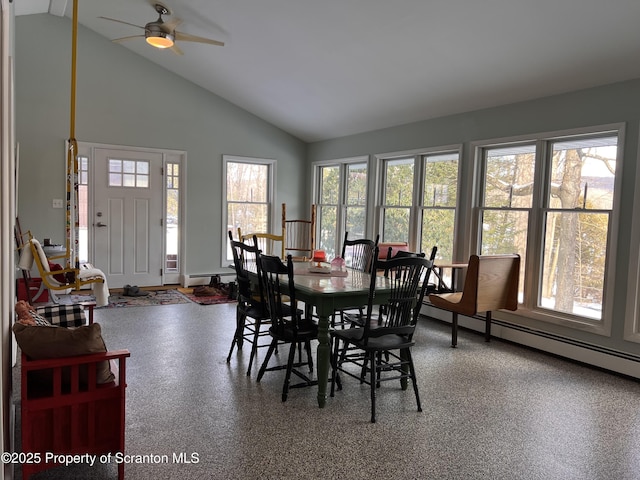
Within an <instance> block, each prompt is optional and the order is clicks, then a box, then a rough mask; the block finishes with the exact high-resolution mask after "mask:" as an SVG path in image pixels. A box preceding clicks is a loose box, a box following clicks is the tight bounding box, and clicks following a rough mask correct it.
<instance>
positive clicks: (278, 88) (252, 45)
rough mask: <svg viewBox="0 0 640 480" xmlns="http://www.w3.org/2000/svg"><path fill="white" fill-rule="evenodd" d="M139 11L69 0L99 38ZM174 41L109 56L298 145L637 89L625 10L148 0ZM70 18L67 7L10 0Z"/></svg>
mask: <svg viewBox="0 0 640 480" xmlns="http://www.w3.org/2000/svg"><path fill="white" fill-rule="evenodd" d="M155 3H158V2H155V1H150V0H81V1H79V7H78V21H79V23H80V24H81V25H83V26H85V27H87V28H89V29H91V30H93V31H95V32H97V33H98V34H100V35H103V36H104V37H106V38H109V39H115V38H119V37H125V36H131V35H140V34H143V33H144V32H143V30H142V29H140V28H136V27H134V26H131V25H126V24H123V23H118V22H112V21H107V20H104V19H101V18H99V17H101V16H102V17H110V18H115V19H119V20H122V21H124V22H128V23H131V24H134V25H139V26H144V25H145V24H146V23H148V22H152V21H154V20H156V19H157V17H158V15H157V14H156V12H155V10H154V7H153V4H155ZM161 3H163V4H164V5H165V6H166V7H167V8H168V9H169V10H170V11H171V12H172V15H171V16H167V17H165V20H169V19H171V18H173V17H178V18H180V19H181V20H182V23H181V24H180V26H179V27H178V28H177V30H180V31H182V32H185V33H189V34H193V35H198V36H203V37H208V38H213V39H216V40H220V41H222V42H224V43H225V46H224V47H219V46H212V45H204V44H198V43H186V42H183V43H180V42H178V44H179V46H180V48H181V50H182V51H183V52H184V55H176V54H174V53H173V52H172V51H169V50H158V49H155V48H153V47H151V46H149V45H147V44H146V43H145V41H144V39H143V38H142V37H140V38H133V39H131V40H127V41H124V42H122V43H119V44H118V45H120V46H121V48H128V49H130V50H132V51H133V52H135V53H137V54H139V55H141V56H143V57H146V58H148V59H149V60H151V61H153V62H155V63H158V64H160V65H162V66H163V67H165V68H166V69H167V70H170V71H172V72H175V73H177V74H179V75H181V76H183V77H184V78H186V79H188V80H190V81H192V82H193V83H195V84H197V85H199V86H201V87H203V88H205V89H207V90H210V91H211V92H213V93H215V94H217V95H219V96H221V97H223V98H225V99H227V100H228V101H230V102H232V103H234V104H236V105H238V106H239V107H241V108H243V109H245V110H247V111H249V112H252V113H253V114H255V115H257V116H258V117H261V118H263V119H264V120H266V121H268V122H270V123H272V124H274V125H276V126H278V127H280V128H282V129H283V130H286V131H288V132H290V133H291V134H293V135H295V136H296V137H298V138H300V139H302V140H305V141H308V142H312V141H317V140H323V139H328V138H334V137H340V136H345V135H351V134H355V133H360V132H364V131H369V130H376V129H380V128H385V127H389V126H395V125H401V124H404V123H410V122H414V121H418V120H423V119H428V118H435V117H440V116H444V115H449V114H454V113H460V112H466V111H470V110H476V109H480V108H486V107H492V106H497V105H504V104H508V103H513V102H518V101H522V100H528V99H533V98H538V97H542V96H548V95H553V94H557V93H563V92H567V91H572V90H578V89H583V88H588V87H593V86H598V85H603V84H607V83H613V82H617V81H623V80H629V79H632V78H640V26H639V24H640V1H638V0H608V1H606V2H605V1H602V0H486V1H478V0H395V1H388V0H323V1H318V0H166V1H165V0H162V2H161ZM14 5H15V12H16V14H17V15H23V14H31V13H44V12H48V13H50V14H52V15H59V16H61V15H66V16H68V17H71V14H72V11H73V8H72V6H73V0H14Z"/></svg>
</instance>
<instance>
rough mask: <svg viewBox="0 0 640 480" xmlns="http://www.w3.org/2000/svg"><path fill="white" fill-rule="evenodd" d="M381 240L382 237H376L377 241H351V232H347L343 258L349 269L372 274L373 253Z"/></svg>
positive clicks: (343, 245) (343, 244)
mask: <svg viewBox="0 0 640 480" xmlns="http://www.w3.org/2000/svg"><path fill="white" fill-rule="evenodd" d="M379 240H380V235H376V239H375V240H369V239H366V238H358V239H353V240H349V232H345V234H344V242H342V253H341V256H342V258H344V261H345V264H346V265H347V267H349V268H352V269H354V270H359V271H361V272H371V266H372V265H373V260H374V258H373V251H374V249H375V248H376V246H377V245H378V241H379Z"/></svg>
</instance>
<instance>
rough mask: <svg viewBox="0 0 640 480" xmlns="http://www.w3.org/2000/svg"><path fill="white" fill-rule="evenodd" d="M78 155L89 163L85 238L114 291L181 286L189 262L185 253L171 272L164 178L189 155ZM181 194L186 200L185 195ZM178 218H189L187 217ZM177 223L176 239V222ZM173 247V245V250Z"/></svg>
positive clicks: (110, 151) (86, 147)
mask: <svg viewBox="0 0 640 480" xmlns="http://www.w3.org/2000/svg"><path fill="white" fill-rule="evenodd" d="M78 150H79V154H80V155H82V154H83V153H84V154H86V156H87V157H88V159H89V162H88V164H89V172H88V173H89V175H88V195H87V197H88V202H87V203H88V204H87V210H86V212H87V213H86V226H87V231H86V238H87V241H88V252H89V259H90V261H91V263H93V264H94V265H95V267H96V268H99V269H101V270H102V271H103V272H104V273H105V275H106V277H107V282H108V284H109V287H110V288H122V287H123V286H125V285H137V286H156V285H164V284H167V283H177V282H178V279H179V277H180V273H181V270H182V265H181V264H182V263H183V259H184V256H183V255H182V254H181V252H180V253H179V254H178V257H179V258H180V260H182V261H181V262H179V264H178V268H177V269H176V268H175V262H173V264H172V268H171V269H170V271H169V272H167V268H166V266H167V258H168V256H167V240H168V239H167V229H166V228H165V227H166V226H167V198H166V197H167V195H166V193H167V192H166V188H165V183H166V182H165V180H164V178H165V171H166V164H167V162H170V163H171V164H172V165H175V164H176V163H179V164H180V165H181V166H182V167H184V159H185V153H184V152H177V151H174V150H162V149H149V148H138V147H124V146H114V145H103V144H83V143H81V144H79V148H78ZM182 172H184V170H182ZM181 177H182V178H181V180H182V181H184V175H181ZM179 191H180V195H181V196H182V195H183V193H184V189H183V188H180V189H179ZM179 203H180V205H183V204H184V203H183V202H182V201H181V202H179ZM172 217H173V215H172ZM179 218H184V217H183V215H182V212H180V213H179ZM81 222H82V220H81ZM172 222H173V223H172V227H174V230H173V231H172V232H173V233H174V234H175V219H174V218H172ZM182 223H183V222H179V223H178V229H177V230H178V232H177V236H178V238H179V236H180V230H181V229H180V228H179V227H180V225H181V224H182ZM174 242H175V239H169V243H170V244H171V248H174V247H175V244H174ZM181 244H182V242H178V245H181ZM172 253H173V252H172ZM172 258H175V255H172Z"/></svg>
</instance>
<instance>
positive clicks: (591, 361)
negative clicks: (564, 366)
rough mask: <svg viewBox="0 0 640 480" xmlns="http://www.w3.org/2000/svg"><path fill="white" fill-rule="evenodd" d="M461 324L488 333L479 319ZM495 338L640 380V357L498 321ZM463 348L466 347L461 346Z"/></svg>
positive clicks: (446, 317) (428, 311)
mask: <svg viewBox="0 0 640 480" xmlns="http://www.w3.org/2000/svg"><path fill="white" fill-rule="evenodd" d="M421 313H422V314H424V315H426V316H428V317H431V318H435V319H437V320H441V321H445V322H451V314H450V313H449V312H444V311H441V310H440V311H437V309H434V308H432V307H429V306H425V307H424V308H423V309H422V312H421ZM458 325H459V326H460V327H463V328H467V329H469V330H474V331H477V332H482V333H483V332H484V323H483V322H482V321H480V320H477V319H473V318H469V317H464V316H460V317H459V318H458ZM491 336H492V337H496V338H500V339H503V340H506V341H509V342H514V343H517V344H519V345H524V346H527V347H531V348H534V349H536V350H540V351H543V352H547V353H550V354H553V355H557V356H559V357H564V358H567V359H570V360H574V361H577V362H581V363H585V364H587V365H591V366H593V367H597V368H602V369H605V370H609V371H611V372H615V373H619V374H622V375H626V376H629V377H633V378H638V379H640V357H639V356H636V355H632V354H628V353H625V352H620V351H617V350H612V349H610V348H607V347H603V346H600V345H594V344H589V343H586V342H581V341H578V340H575V339H572V338H567V337H562V336H560V335H555V334H551V333H548V332H543V331H539V330H535V329H532V328H529V327H523V326H521V325H514V324H511V323H508V322H504V321H502V320H496V319H495V318H494V319H493V321H492V322H491ZM461 348H464V347H463V346H461Z"/></svg>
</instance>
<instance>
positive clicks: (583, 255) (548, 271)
mask: <svg viewBox="0 0 640 480" xmlns="http://www.w3.org/2000/svg"><path fill="white" fill-rule="evenodd" d="M618 137H619V132H618V130H615V131H608V132H602V133H590V134H584V135H572V136H565V137H551V138H540V139H531V140H530V141H527V142H523V143H521V144H511V145H497V146H490V147H482V148H480V158H481V160H482V167H481V171H482V172H483V174H482V176H481V177H482V178H480V180H481V182H482V186H481V189H480V191H481V198H480V208H479V222H478V225H479V228H478V232H477V233H478V238H479V242H480V248H479V251H480V252H481V253H482V254H499V253H519V254H520V255H521V256H522V269H521V280H522V281H521V282H520V299H521V302H522V303H523V306H524V307H526V308H528V309H530V310H532V311H534V312H538V313H540V314H543V315H546V316H547V317H550V318H551V319H553V318H556V319H557V318H560V319H562V320H566V321H579V322H581V323H585V322H586V323H587V324H591V325H593V326H594V327H596V328H594V329H593V330H594V331H603V329H602V325H603V319H604V313H605V298H607V294H606V292H607V289H608V284H607V283H608V282H607V280H608V278H607V275H606V271H607V264H608V262H609V253H610V245H612V244H614V243H615V240H614V232H615V227H614V222H613V217H614V206H615V204H616V202H615V198H616V188H615V185H616V171H617V169H618V159H617V157H618V148H617V145H618ZM530 258H531V259H536V260H533V261H529V259H530ZM537 259H539V260H537Z"/></svg>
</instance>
